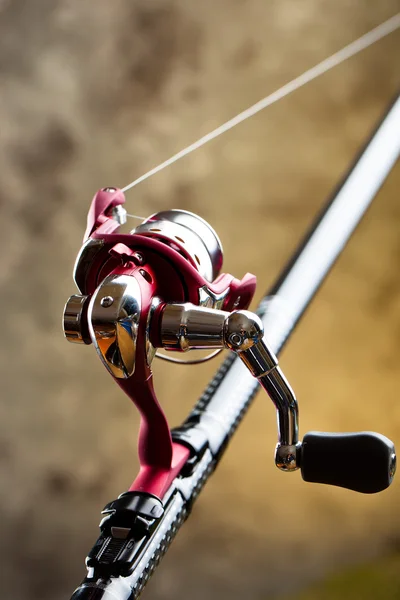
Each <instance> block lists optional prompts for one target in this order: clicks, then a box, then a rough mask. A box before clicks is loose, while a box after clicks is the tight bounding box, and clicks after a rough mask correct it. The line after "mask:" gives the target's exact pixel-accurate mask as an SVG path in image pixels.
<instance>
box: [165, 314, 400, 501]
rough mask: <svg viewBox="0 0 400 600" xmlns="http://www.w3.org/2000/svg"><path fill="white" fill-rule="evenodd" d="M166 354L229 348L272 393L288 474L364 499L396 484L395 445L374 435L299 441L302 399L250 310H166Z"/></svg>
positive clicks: (313, 435) (279, 449)
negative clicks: (298, 473)
mask: <svg viewBox="0 0 400 600" xmlns="http://www.w3.org/2000/svg"><path fill="white" fill-rule="evenodd" d="M159 326H160V340H161V345H162V347H163V348H165V349H167V350H175V351H181V352H185V351H188V350H191V349H205V348H227V349H229V350H231V351H232V352H234V353H235V354H237V355H238V356H239V358H240V359H241V360H242V362H243V363H244V364H245V366H246V367H247V369H248V370H249V371H250V373H251V374H252V375H253V377H256V378H257V379H258V381H259V383H260V385H261V386H262V387H263V388H264V390H265V391H266V392H267V394H268V395H269V397H270V398H271V400H272V402H273V403H274V405H275V407H276V410H277V417H278V443H277V446H276V450H275V464H276V466H277V467H278V468H279V469H281V470H282V471H295V470H297V469H299V468H301V473H302V476H303V479H304V480H305V481H309V482H315V483H326V484H330V485H335V486H340V487H344V488H347V489H351V490H354V491H358V492H362V493H375V492H380V491H382V490H383V489H385V488H387V487H388V486H389V485H390V483H391V482H392V480H393V477H394V473H395V469H396V454H395V448H394V445H393V443H392V442H391V441H390V440H389V439H388V438H386V437H384V436H383V435H380V434H378V433H373V432H359V433H320V432H310V433H307V434H306V435H305V436H304V439H303V442H300V441H299V437H298V404H297V400H296V396H295V394H294V392H293V390H292V388H291V387H290V385H289V382H288V381H287V379H286V377H285V376H284V374H283V372H282V370H281V369H280V367H279V364H278V360H277V358H276V356H275V354H274V353H273V352H272V350H271V349H270V348H269V346H268V343H267V342H266V340H265V338H264V329H263V324H262V321H261V320H260V319H259V317H257V315H255V314H254V313H251V312H249V311H246V310H237V311H233V312H231V313H229V312H226V311H221V310H215V309H210V308H205V307H198V306H195V305H193V304H190V303H185V304H166V305H165V306H164V307H163V309H162V315H161V317H160V319H159Z"/></svg>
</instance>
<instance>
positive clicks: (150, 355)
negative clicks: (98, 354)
mask: <svg viewBox="0 0 400 600" xmlns="http://www.w3.org/2000/svg"><path fill="white" fill-rule="evenodd" d="M137 254H138V253H137ZM160 303H161V300H160V299H159V298H157V297H156V298H153V300H152V301H151V305H150V309H149V311H148V314H147V321H146V360H147V364H148V366H150V365H151V363H152V362H153V359H154V357H155V356H157V354H156V352H157V350H156V348H155V347H154V346H153V344H152V343H151V341H150V330H151V319H152V318H153V315H154V312H155V310H156V308H157V307H158V306H159V305H160Z"/></svg>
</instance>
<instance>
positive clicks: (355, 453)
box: [300, 431, 396, 494]
mask: <svg viewBox="0 0 400 600" xmlns="http://www.w3.org/2000/svg"><path fill="white" fill-rule="evenodd" d="M300 467H301V475H302V477H303V479H304V481H308V482H311V483H325V484H328V485H335V486H339V487H343V488H347V489H349V490H354V491H356V492H361V493H363V494H374V493H376V492H381V491H382V490H384V489H386V488H387V487H389V485H390V484H391V482H392V480H393V477H394V474H395V471H396V453H395V448H394V445H393V442H391V441H390V440H389V439H388V438H387V437H385V436H384V435H381V434H380V433H374V432H371V431H361V432H357V433H324V432H321V431H310V432H309V433H307V434H306V435H305V436H304V438H303V443H302V447H301V464H300Z"/></svg>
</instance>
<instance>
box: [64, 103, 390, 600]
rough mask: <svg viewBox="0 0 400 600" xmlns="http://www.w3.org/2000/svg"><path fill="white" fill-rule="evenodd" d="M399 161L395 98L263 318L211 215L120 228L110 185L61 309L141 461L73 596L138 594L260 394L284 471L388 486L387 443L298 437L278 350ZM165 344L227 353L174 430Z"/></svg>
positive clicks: (118, 204) (174, 213)
mask: <svg viewBox="0 0 400 600" xmlns="http://www.w3.org/2000/svg"><path fill="white" fill-rule="evenodd" d="M399 153H400V98H399V97H398V98H396V100H395V101H394V103H393V104H392V105H391V107H390V108H389V110H388V111H387V113H386V114H385V116H384V117H383V118H382V119H381V121H380V123H379V125H378V126H377V128H376V130H375V132H374V133H373V135H372V136H371V138H370V139H369V140H368V142H367V143H366V144H365V146H364V148H363V150H362V151H361V153H360V154H359V156H358V158H357V159H356V161H355V162H354V164H353V166H352V167H351V168H350V170H349V171H348V173H347V174H346V176H345V177H344V179H343V181H342V182H341V184H340V185H339V186H338V188H337V189H336V190H335V192H334V193H333V194H332V197H331V198H330V200H329V202H328V204H327V205H326V206H325V208H324V209H323V210H322V212H321V214H320V216H319V217H318V219H317V220H316V222H315V223H314V224H313V225H312V227H311V229H310V231H309V233H308V234H307V236H306V237H305V239H304V241H303V242H302V244H301V245H300V247H299V248H298V250H297V251H296V252H295V253H294V255H293V258H292V259H291V260H290V261H289V263H288V265H287V266H286V268H285V269H284V270H283V272H282V274H281V275H280V276H279V278H278V280H277V282H276V283H275V285H273V286H272V288H271V289H270V290H269V292H268V293H267V294H266V295H265V296H264V298H263V299H262V301H261V303H260V305H259V307H258V310H257V313H252V312H250V311H248V310H247V308H248V306H249V304H250V301H251V299H252V297H253V295H254V291H255V283H256V281H255V277H254V276H253V275H251V274H247V275H245V277H244V278H243V279H242V280H238V279H236V278H235V277H233V276H232V275H229V274H221V275H220V274H219V273H220V269H221V267H222V258H223V255H222V246H221V243H220V240H219V238H218V236H217V234H216V233H215V232H214V230H213V229H212V228H211V227H210V226H209V225H208V223H206V222H205V221H204V220H203V219H201V218H200V217H197V216H196V215H194V214H192V213H188V212H186V211H182V210H170V211H163V212H160V213H156V214H155V215H152V216H151V217H149V218H148V219H146V220H145V221H144V222H143V223H142V224H140V225H139V226H138V227H136V229H134V230H133V231H132V232H131V233H130V234H122V233H120V232H119V226H120V225H121V224H122V223H123V222H124V221H125V218H126V211H125V209H124V207H123V204H124V202H125V197H124V194H123V192H122V191H121V190H119V189H118V188H111V187H109V188H104V189H102V190H100V191H99V192H98V193H97V194H96V195H95V197H94V199H93V202H92V205H91V208H90V210H89V214H88V224H87V230H86V233H85V241H84V244H83V246H82V249H81V251H80V253H79V255H78V258H77V261H76V264H75V272H74V278H75V282H76V284H77V286H78V288H79V291H80V294H77V295H74V296H71V298H70V299H69V300H68V302H67V304H66V307H65V312H64V332H65V335H66V337H67V339H69V340H70V341H73V342H77V343H83V344H93V345H94V347H95V349H96V351H97V353H98V355H99V357H100V359H101V361H102V363H103V364H104V366H105V367H106V368H107V370H108V371H109V373H110V374H111V375H112V377H113V378H114V380H115V381H116V383H117V384H118V385H119V386H120V387H121V388H122V390H123V391H124V392H125V393H126V394H127V395H128V396H129V397H130V399H131V400H132V401H133V402H134V403H135V405H136V406H137V408H138V409H139V411H140V413H141V427H140V434H139V459H140V465H141V466H140V472H139V474H138V476H137V478H136V479H135V481H134V482H133V484H132V485H131V487H130V488H129V490H128V491H127V492H124V493H123V494H121V495H120V496H119V497H118V498H117V499H116V500H114V501H112V502H110V503H108V504H107V505H106V506H105V508H104V510H103V513H102V514H103V515H104V517H103V519H102V521H101V523H100V535H99V537H98V539H97V541H96V543H95V545H94V546H93V548H92V549H91V551H90V552H89V554H88V556H87V559H86V566H87V576H86V577H85V579H84V580H83V582H82V583H81V585H80V586H79V587H78V588H77V589H76V591H75V592H74V594H73V596H72V599H71V600H100V599H101V600H134V599H136V598H138V597H139V595H140V593H141V592H142V590H143V588H144V586H145V585H146V583H147V581H148V580H149V578H150V577H151V575H152V573H153V572H154V570H155V568H156V567H157V565H158V563H159V562H160V560H161V558H162V556H163V555H164V554H165V552H166V551H167V550H168V548H169V546H170V544H171V542H172V540H173V538H174V537H175V535H176V533H177V532H178V530H179V528H180V527H181V525H182V524H183V523H184V521H185V520H186V518H187V517H188V515H189V514H190V511H191V508H192V506H193V503H194V501H195V500H196V498H197V497H198V495H199V493H200V492H201V490H202V488H203V487H204V485H205V484H206V482H207V480H208V478H209V477H210V475H211V474H212V473H213V471H214V470H215V468H216V466H217V464H218V462H219V461H220V460H221V457H222V456H223V454H224V452H225V450H226V447H227V444H228V442H229V440H230V438H231V437H232V436H233V434H234V432H235V431H236V429H237V427H238V425H239V424H240V422H241V421H242V419H243V417H244V415H245V413H246V411H247V409H248V408H249V406H250V404H251V402H252V400H253V398H254V396H255V394H256V392H257V391H258V390H259V389H260V388H261V387H262V388H263V389H264V390H265V391H266V392H267V394H268V395H269V397H270V398H271V400H272V401H273V403H274V404H275V407H276V410H277V417H278V443H277V446H276V449H275V463H276V465H277V467H278V468H279V469H281V470H283V471H296V470H300V472H301V475H302V477H303V479H304V480H305V481H308V482H314V483H323V484H330V485H336V486H341V487H344V488H348V489H351V490H355V491H358V492H362V493H375V492H379V491H381V490H384V489H385V488H387V487H388V486H389V485H390V483H391V482H392V479H393V476H394V473H395V468H396V454H395V449H394V445H393V444H392V442H391V441H390V440H389V439H388V438H386V437H384V436H383V435H380V434H378V433H373V432H359V433H322V432H310V433H307V434H306V435H305V436H304V437H303V440H302V441H300V438H299V427H298V403H297V399H296V397H295V394H294V392H293V390H292V389H291V387H290V385H289V383H288V381H287V379H286V377H285V375H284V374H283V372H282V370H281V368H280V366H279V365H278V360H277V355H278V354H279V352H280V351H281V349H282V347H283V346H284V344H285V342H286V341H287V340H288V338H289V336H290V334H291V333H292V332H293V330H294V328H295V326H296V324H297V323H298V321H299V319H300V318H301V316H302V314H303V313H304V311H305V309H306V308H307V306H308V305H309V303H310V302H311V300H312V298H313V297H314V295H315V293H316V291H317V290H318V288H319V286H320V285H321V283H322V282H323V280H324V279H325V277H326V276H327V274H328V272H329V270H330V268H331V267H332V265H333V264H334V262H335V260H336V259H337V257H338V256H339V254H340V253H341V251H342V250H343V248H344V246H345V244H346V242H347V241H348V240H349V238H350V236H351V235H352V233H353V231H354V229H355V227H356V226H357V224H358V223H359V221H360V219H361V218H362V216H363V214H364V213H365V211H366V210H367V208H368V206H369V205H370V203H371V202H372V200H373V198H374V196H375V195H376V193H377V191H378V190H379V188H380V186H381V185H382V183H383V181H384V180H385V178H386V177H387V175H388V173H389V172H390V170H391V168H392V166H393V165H394V163H395V162H396V160H397V158H398V156H399ZM264 332H265V336H264ZM162 348H163V349H165V350H166V351H169V352H171V353H174V355H178V354H179V353H183V352H187V351H190V350H192V349H209V350H212V351H213V352H215V351H216V350H220V349H223V348H225V349H229V350H230V351H231V353H230V355H229V356H228V357H227V358H226V359H225V360H224V362H223V363H222V365H221V367H220V368H219V369H218V371H217V373H216V374H215V376H214V378H213V379H212V381H211V382H210V384H209V385H208V387H207V389H206V391H205V392H204V393H203V395H202V396H201V398H200V399H199V401H198V402H197V404H196V405H195V407H194V409H193V410H192V412H191V413H190V415H189V416H188V418H187V419H186V420H185V422H184V423H183V424H182V425H181V426H180V427H177V428H174V429H172V430H170V428H169V425H168V423H167V420H166V418H165V415H164V413H163V411H162V409H161V407H160V404H159V403H158V399H157V397H156V395H155V392H154V389H153V385H152V371H151V364H152V360H153V359H154V358H155V356H157V354H158V353H159V350H160V349H162Z"/></svg>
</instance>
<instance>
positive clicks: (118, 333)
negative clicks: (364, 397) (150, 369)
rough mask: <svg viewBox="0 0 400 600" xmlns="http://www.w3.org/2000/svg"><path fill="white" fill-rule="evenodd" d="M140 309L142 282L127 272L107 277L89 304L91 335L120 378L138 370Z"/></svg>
mask: <svg viewBox="0 0 400 600" xmlns="http://www.w3.org/2000/svg"><path fill="white" fill-rule="evenodd" d="M110 299H112V302H111V301H110ZM140 312H141V295H140V287H139V284H138V283H137V281H136V279H135V278H134V277H129V276H127V275H110V276H108V277H106V278H105V279H104V281H103V282H102V283H101V285H99V287H98V288H97V290H96V291H95V293H94V294H93V296H92V299H91V300H90V303H89V307H88V324H89V333H90V337H91V339H92V342H93V344H94V346H95V348H96V351H97V353H98V355H99V356H100V358H101V360H102V362H103V363H104V365H105V366H106V367H107V369H108V370H109V372H110V373H111V374H112V375H113V376H114V377H117V378H119V379H124V378H127V377H130V376H131V375H132V374H133V372H134V370H135V357H136V339H137V333H138V327H139V320H140Z"/></svg>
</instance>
